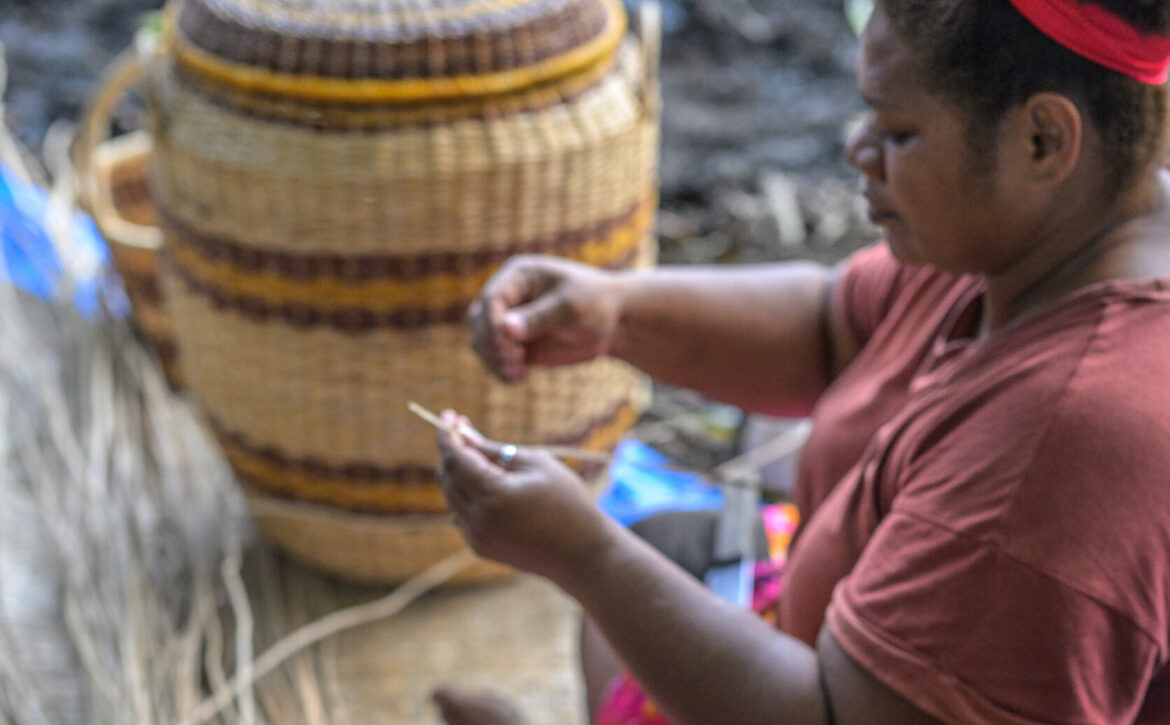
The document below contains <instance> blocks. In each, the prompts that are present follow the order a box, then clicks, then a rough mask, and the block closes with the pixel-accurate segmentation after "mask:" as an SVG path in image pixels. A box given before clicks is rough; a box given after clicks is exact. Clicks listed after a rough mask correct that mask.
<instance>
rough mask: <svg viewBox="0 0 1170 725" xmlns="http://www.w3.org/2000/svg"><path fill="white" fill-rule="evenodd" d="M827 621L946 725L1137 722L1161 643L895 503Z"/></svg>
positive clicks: (837, 594) (876, 670) (872, 667)
mask: <svg viewBox="0 0 1170 725" xmlns="http://www.w3.org/2000/svg"><path fill="white" fill-rule="evenodd" d="M827 623H828V626H829V628H830V631H831V632H832V633H833V635H834V636H835V637H836V638H837V640H838V641H839V642H840V644H841V646H842V647H843V648H844V649H845V650H846V651H847V652H848V653H849V654H850V655H851V656H852V657H853V658H854V659H855V660H856V661H857V662H858V664H860V665H861V666H862V667H864V668H865V669H866V670H868V671H869V672H871V673H872V674H873V675H874V676H875V677H877V678H878V679H880V680H882V681H883V682H885V684H886V685H888V686H889V687H890V688H891V689H893V690H895V691H896V692H898V693H900V694H901V695H902V696H904V697H906V698H907V699H908V700H909V701H910V702H912V703H914V704H915V705H916V706H918V707H919V708H920V709H922V710H923V711H925V712H927V713H930V714H931V715H933V716H935V717H938V718H940V719H942V720H944V721H946V722H962V723H973V724H976V723H1030V724H1031V723H1119V722H1132V721H1133V720H1134V718H1135V717H1136V716H1137V714H1138V712H1139V710H1140V709H1141V707H1142V701H1143V698H1144V693H1145V691H1146V688H1147V686H1148V684H1149V682H1150V680H1151V678H1152V677H1153V676H1154V674H1155V672H1156V671H1157V667H1158V665H1157V658H1158V649H1157V645H1156V643H1155V642H1154V641H1153V640H1152V639H1151V638H1150V637H1149V636H1148V635H1147V634H1146V633H1144V632H1143V631H1142V630H1141V629H1139V628H1138V627H1137V626H1136V625H1135V624H1134V623H1133V622H1132V621H1131V620H1129V619H1127V618H1126V617H1125V616H1123V615H1121V614H1120V613H1119V612H1117V611H1116V610H1114V609H1112V608H1110V607H1109V606H1106V605H1105V604H1103V603H1101V602H1100V601H1098V600H1096V599H1095V598H1093V597H1091V596H1089V595H1087V594H1084V593H1082V592H1079V591H1076V590H1074V589H1072V588H1070V587H1069V586H1067V585H1066V584H1064V583H1062V582H1060V581H1058V580H1056V579H1054V578H1053V577H1051V576H1049V575H1047V574H1045V573H1043V572H1041V571H1038V570H1036V569H1034V568H1033V567H1031V566H1029V565H1028V564H1026V563H1024V562H1022V561H1020V560H1018V559H1016V558H1013V557H1012V556H1011V555H1009V554H1008V553H1006V552H1005V551H1004V550H1002V549H1001V548H999V547H998V546H997V545H996V544H995V543H994V542H988V541H983V540H979V539H977V538H974V537H971V536H967V535H965V534H963V533H962V532H956V531H951V530H948V529H946V528H944V527H943V526H941V525H940V524H938V523H936V522H933V521H930V520H927V519H925V518H922V517H920V516H917V515H916V514H914V513H912V512H906V511H898V509H897V507H896V506H895V510H894V511H891V512H890V514H889V515H888V516H887V517H886V518H885V520H883V521H882V523H881V524H880V525H879V527H878V528H877V530H876V531H875V532H874V535H873V537H872V538H871V539H870V541H869V543H868V545H867V546H866V549H865V552H864V553H863V555H862V558H861V559H860V560H859V561H858V563H857V565H856V566H855V568H854V570H853V573H852V574H850V575H849V576H848V577H847V578H846V579H844V580H842V581H841V582H840V583H839V584H838V586H837V588H836V589H835V590H834V593H833V599H832V603H831V604H830V607H829V610H828V612H827Z"/></svg>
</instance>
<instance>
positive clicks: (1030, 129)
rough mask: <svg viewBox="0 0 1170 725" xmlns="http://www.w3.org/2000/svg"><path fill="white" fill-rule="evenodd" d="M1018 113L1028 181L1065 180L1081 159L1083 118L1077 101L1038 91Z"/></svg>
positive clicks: (1052, 183)
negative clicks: (1075, 102) (1025, 155)
mask: <svg viewBox="0 0 1170 725" xmlns="http://www.w3.org/2000/svg"><path fill="white" fill-rule="evenodd" d="M1018 111H1019V112H1018V113H1017V114H1016V121H1017V124H1016V126H1017V127H1016V131H1017V133H1018V136H1017V138H1018V139H1019V141H1020V143H1019V145H1018V146H1017V148H1023V149H1026V153H1027V158H1026V160H1025V161H1024V165H1025V167H1026V168H1027V174H1028V177H1029V180H1030V181H1032V182H1033V183H1036V184H1039V185H1040V186H1055V185H1056V184H1059V183H1061V182H1063V181H1064V180H1065V179H1067V178H1068V176H1069V175H1070V174H1071V173H1072V172H1073V169H1075V168H1076V166H1077V163H1078V162H1080V160H1081V155H1082V152H1083V142H1084V121H1083V119H1082V118H1081V112H1080V109H1078V108H1077V106H1076V104H1074V103H1073V102H1072V101H1070V100H1069V99H1068V97H1067V96H1063V95H1061V94H1059V93H1050V92H1044V93H1037V94H1036V95H1034V96H1032V97H1031V98H1029V99H1028V100H1027V101H1025V102H1024V104H1023V106H1022V107H1021V108H1019V109H1018Z"/></svg>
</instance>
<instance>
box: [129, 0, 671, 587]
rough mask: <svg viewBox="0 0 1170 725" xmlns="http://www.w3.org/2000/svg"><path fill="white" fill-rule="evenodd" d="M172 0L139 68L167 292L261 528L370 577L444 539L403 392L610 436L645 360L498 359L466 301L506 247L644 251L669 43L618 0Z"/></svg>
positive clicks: (407, 567)
mask: <svg viewBox="0 0 1170 725" xmlns="http://www.w3.org/2000/svg"><path fill="white" fill-rule="evenodd" d="M375 6H376V8H375ZM167 17H168V23H167V27H168V39H167V41H166V43H165V44H164V54H163V57H162V58H161V62H159V63H157V64H155V67H154V68H153V70H152V74H151V83H150V85H151V96H152V99H153V102H152V104H151V111H152V114H151V116H152V125H151V127H152V131H153V135H154V142H155V159H154V169H153V171H152V175H151V183H152V196H153V198H154V200H155V203H156V205H157V207H158V212H159V215H160V219H161V222H162V227H163V229H164V231H165V244H164V255H163V280H164V291H165V297H166V299H167V303H168V308H169V311H170V313H171V315H172V321H173V326H174V330H175V337H176V340H177V342H178V346H179V350H180V353H181V357H182V361H183V369H184V373H185V375H186V378H187V381H188V385H189V388H190V389H191V390H192V391H193V392H194V393H195V394H196V395H197V397H198V399H199V400H200V402H201V404H202V406H203V408H204V410H205V412H206V414H207V416H208V418H209V420H210V422H211V425H212V428H213V429H214V431H215V433H216V435H217V436H218V438H219V440H220V441H221V443H222V445H223V447H224V450H225V451H226V453H227V456H228V458H229V460H230V461H231V462H232V465H233V467H234V468H235V470H236V472H237V474H238V476H239V477H240V478H241V479H242V480H243V481H244V483H245V485H246V487H247V488H248V490H249V491H250V493H251V495H252V496H253V500H255V501H261V502H264V503H266V504H270V505H265V506H257V511H259V510H260V509H261V508H263V509H264V510H265V511H266V513H265V515H263V516H258V521H259V523H260V525H261V527H262V528H263V529H264V530H265V531H266V532H268V534H269V535H270V536H272V537H273V538H274V539H276V540H277V541H278V542H281V543H282V544H284V545H285V546H286V547H288V548H289V549H290V551H292V552H293V553H295V554H298V555H299V556H301V557H302V558H305V559H307V560H309V561H310V562H311V563H314V564H316V565H318V566H321V567H324V568H327V569H329V570H332V571H334V572H337V573H341V574H345V575H349V576H356V577H359V578H362V579H366V580H397V579H401V578H403V577H405V576H409V575H410V574H413V573H415V572H416V571H417V570H419V569H421V568H423V567H425V566H426V565H427V564H429V563H431V562H432V561H433V560H434V559H435V558H436V557H437V556H438V555H439V553H440V550H443V551H446V552H447V553H449V552H450V551H454V550H456V549H458V548H459V547H460V546H461V541H460V539H459V538H458V533H457V532H456V531H455V529H454V528H453V527H451V526H450V524H449V523H448V517H447V516H446V514H445V511H446V506H445V503H444V501H443V497H442V494H441V491H440V490H439V487H438V484H437V482H436V481H435V477H434V471H435V466H436V463H437V453H436V450H435V443H434V431H433V430H431V429H430V428H429V427H428V426H426V425H424V424H422V423H421V422H420V421H418V420H417V419H415V418H414V417H413V416H411V415H410V414H409V413H408V411H407V408H406V403H407V402H408V401H409V400H417V401H418V402H420V403H422V404H423V405H424V406H426V407H429V408H432V409H440V408H444V407H451V408H455V409H457V410H459V411H460V412H462V413H465V414H466V415H468V416H469V417H470V418H471V419H472V420H473V421H474V422H475V423H476V424H477V425H478V426H479V427H480V428H481V429H482V430H483V431H485V432H486V433H487V434H488V435H491V436H493V437H495V438H498V439H501V440H509V441H517V442H524V443H563V444H572V445H577V446H583V447H587V448H591V449H594V450H598V451H604V450H610V449H612V448H613V447H614V446H615V445H616V444H617V442H618V441H619V440H620V438H621V437H622V436H623V434H624V433H625V432H626V431H627V430H628V429H629V427H630V426H631V425H632V424H633V423H634V421H635V420H636V418H637V415H638V414H639V412H640V409H641V406H642V404H643V402H644V399H645V395H646V386H645V381H644V380H643V378H642V377H641V376H640V375H638V374H637V373H636V372H635V371H634V370H632V369H631V368H629V367H628V366H626V365H624V364H623V363H620V362H618V361H615V360H611V359H603V360H598V361H595V362H592V363H588V364H584V365H578V366H573V367H570V368H565V369H556V370H542V371H537V372H536V373H534V374H533V375H532V376H531V380H530V381H529V382H527V383H526V384H524V385H522V386H510V385H504V384H502V383H499V382H497V381H495V380H493V379H491V378H490V377H489V376H488V375H487V374H486V372H485V371H484V370H483V368H482V366H481V364H480V363H479V361H478V360H477V359H476V358H475V356H474V355H473V353H472V352H471V350H470V346H469V340H468V333H467V330H466V325H465V322H464V315H465V310H466V308H467V306H468V304H469V303H470V302H471V300H472V299H473V297H474V295H475V294H476V293H477V291H478V290H479V289H480V287H481V286H482V285H483V283H484V282H485V281H486V280H487V278H488V277H489V276H490V275H491V274H492V272H493V271H495V269H497V268H498V266H499V265H500V264H501V263H503V261H504V260H505V259H507V258H508V257H509V256H511V255H513V254H517V253H525V252H543V253H552V254H559V255H562V256H565V257H570V258H574V259H579V260H583V261H585V262H588V263H591V264H594V265H598V266H602V267H606V268H611V269H627V268H633V267H641V266H647V265H650V264H652V263H653V260H654V256H655V249H654V244H653V242H652V238H651V225H652V219H653V214H654V209H655V207H656V202H657V197H656V160H657V103H656V98H657V88H656V86H655V84H654V83H653V78H654V75H655V73H654V70H655V69H654V64H653V62H652V59H653V57H654V56H655V54H656V50H657V46H656V40H655V41H651V42H645V43H643V44H642V45H641V46H640V47H639V46H637V45H636V44H633V43H632V41H626V42H625V43H623V38H624V36H625V22H626V19H625V15H624V11H623V9H622V6H621V4H620V3H619V2H618V0H479V1H477V2H471V1H470V0H460V1H455V2H444V3H419V2H407V1H406V0H386V1H385V2H380V3H376V4H372V3H369V2H366V1H365V0H186V2H184V3H182V4H181V5H171V6H170V7H169V8H168V13H167ZM648 59H650V60H648ZM582 473H584V474H585V475H586V476H590V477H592V478H593V479H594V480H599V481H600V477H598V476H597V474H598V471H596V470H582ZM282 506H283V507H284V508H282ZM280 510H284V511H286V512H287V513H288V515H287V516H285V517H284V518H283V519H282V518H281V517H280V516H278V515H276V514H274V513H273V512H275V511H280ZM371 531H376V532H377V534H376V535H375V534H372V533H370V532H371ZM419 531H426V532H427V535H426V536H422V535H420V534H419V533H418V532H419ZM407 532H412V533H407ZM374 540H377V541H378V542H379V543H378V544H377V547H376V550H375V547H374V546H372V545H371V543H370V542H371V541H374ZM423 549H425V551H423ZM383 554H384V556H383ZM374 559H385V560H386V561H385V562H383V563H381V564H379V563H376V562H374V561H372V560H374ZM489 569H490V567H489Z"/></svg>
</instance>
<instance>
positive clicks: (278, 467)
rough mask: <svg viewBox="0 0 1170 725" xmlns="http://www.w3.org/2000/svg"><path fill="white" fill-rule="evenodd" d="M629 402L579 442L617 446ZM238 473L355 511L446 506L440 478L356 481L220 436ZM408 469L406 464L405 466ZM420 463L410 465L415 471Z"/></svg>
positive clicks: (634, 414) (629, 416)
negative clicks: (275, 457) (315, 470)
mask: <svg viewBox="0 0 1170 725" xmlns="http://www.w3.org/2000/svg"><path fill="white" fill-rule="evenodd" d="M637 418H638V411H637V409H636V408H635V407H634V406H633V405H632V404H630V403H625V404H623V405H621V406H620V407H619V408H618V409H617V411H616V412H615V413H614V415H613V416H611V417H610V418H609V419H608V420H605V421H603V422H601V423H597V424H594V425H593V426H592V427H591V428H590V429H589V430H588V432H587V433H586V434H585V435H584V436H583V439H582V440H581V442H580V443H579V445H580V446H581V447H583V448H587V449H589V450H595V451H607V450H612V449H613V448H614V447H616V446H617V444H618V443H619V442H620V441H621V439H622V436H624V435H625V434H626V432H627V431H628V430H629V429H630V427H631V426H632V425H633V424H634V423H635V422H636V421H637ZM219 440H220V444H221V445H222V447H223V449H224V452H225V453H226V454H227V458H228V461H229V462H230V463H231V464H232V467H233V468H234V469H235V471H236V474H237V475H239V476H240V477H241V478H243V479H245V480H246V481H248V483H250V484H251V485H253V486H256V487H257V488H258V489H260V490H262V491H264V492H265V493H268V494H271V495H275V496H278V497H281V498H291V499H297V500H301V501H310V502H313V503H320V504H328V505H331V506H336V507H338V508H343V509H348V510H351V511H363V512H367V513H384V514H404V513H439V512H442V511H446V510H447V505H446V502H445V501H444V499H443V494H442V491H441V490H440V489H439V485H438V482H437V481H435V480H433V479H432V480H429V481H411V482H401V481H394V480H386V481H354V480H353V479H352V478H347V477H345V476H344V475H340V474H338V475H333V476H325V475H319V474H314V473H310V472H308V471H305V470H303V469H301V468H298V467H297V466H296V464H295V462H293V461H288V462H277V461H276V460H273V458H272V457H271V456H261V455H259V454H258V453H256V452H254V451H251V450H248V449H246V448H245V447H243V446H241V445H239V444H238V443H236V442H233V441H231V440H229V439H228V437H227V436H222V435H221V436H219ZM403 468H404V470H405V469H406V467H403ZM415 469H417V466H412V467H410V472H411V473H413V472H414V471H415Z"/></svg>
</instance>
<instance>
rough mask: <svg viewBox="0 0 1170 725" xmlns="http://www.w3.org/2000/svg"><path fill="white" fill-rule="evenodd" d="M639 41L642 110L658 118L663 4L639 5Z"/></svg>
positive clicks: (644, 0)
mask: <svg viewBox="0 0 1170 725" xmlns="http://www.w3.org/2000/svg"><path fill="white" fill-rule="evenodd" d="M638 40H639V41H640V46H641V56H642V58H641V60H642V87H641V95H642V109H643V111H644V112H645V113H646V115H647V116H657V115H658V107H659V104H660V103H661V97H660V89H659V87H658V66H659V62H660V60H661V57H662V3H661V2H660V0H641V2H640V3H638Z"/></svg>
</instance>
